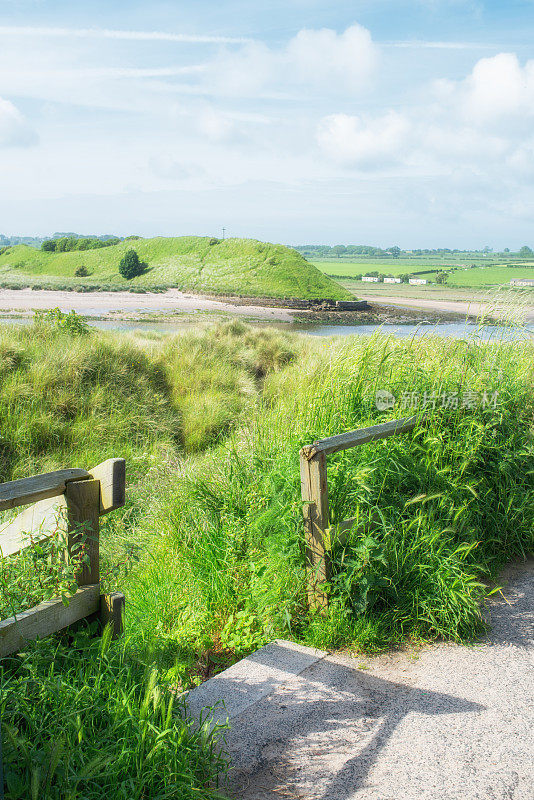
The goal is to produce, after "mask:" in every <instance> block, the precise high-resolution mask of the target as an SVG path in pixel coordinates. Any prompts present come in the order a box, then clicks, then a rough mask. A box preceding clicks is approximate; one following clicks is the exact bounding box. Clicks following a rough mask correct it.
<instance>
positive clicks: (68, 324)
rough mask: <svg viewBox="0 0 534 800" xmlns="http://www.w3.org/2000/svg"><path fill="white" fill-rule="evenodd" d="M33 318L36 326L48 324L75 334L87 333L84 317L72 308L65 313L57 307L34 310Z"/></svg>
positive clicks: (87, 327)
mask: <svg viewBox="0 0 534 800" xmlns="http://www.w3.org/2000/svg"><path fill="white" fill-rule="evenodd" d="M33 319H34V323H35V325H37V326H49V327H51V328H56V329H57V330H62V331H66V332H67V333H73V334H77V335H79V334H86V333H89V326H88V325H87V323H86V321H85V319H84V317H82V316H80V314H77V313H76V312H75V311H74V310H72V311H71V312H70V313H68V314H65V313H64V312H63V311H61V309H59V308H50V309H47V310H46V311H35V312H34V318H33Z"/></svg>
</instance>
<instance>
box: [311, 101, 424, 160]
mask: <svg viewBox="0 0 534 800" xmlns="http://www.w3.org/2000/svg"><path fill="white" fill-rule="evenodd" d="M409 133H410V123H409V121H408V120H407V119H406V117H404V116H403V115H401V114H398V113H397V112H395V111H390V112H388V113H387V114H384V115H382V116H379V117H376V118H374V119H365V120H364V119H362V118H361V117H358V116H351V115H349V114H331V115H330V116H328V117H325V118H324V119H323V120H321V122H320V123H319V126H318V129H317V142H318V144H319V146H320V148H321V149H322V150H323V152H324V153H325V154H326V156H327V157H328V158H330V159H332V160H333V161H335V162H337V163H339V164H345V165H348V166H356V167H360V168H362V169H372V168H377V167H378V168H382V167H384V166H389V165H390V164H391V163H394V162H396V161H398V160H399V159H400V158H401V157H402V155H403V153H404V151H405V149H406V147H407V143H408V142H407V140H408V135H409Z"/></svg>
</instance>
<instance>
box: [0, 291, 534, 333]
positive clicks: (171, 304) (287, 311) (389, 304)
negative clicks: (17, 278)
mask: <svg viewBox="0 0 534 800" xmlns="http://www.w3.org/2000/svg"><path fill="white" fill-rule="evenodd" d="M362 299H363V300H365V301H367V302H368V304H369V307H368V308H367V309H359V310H356V311H343V310H338V309H327V310H324V309H322V308H320V307H319V308H317V307H314V308H310V309H295V308H291V307H290V306H289V304H288V306H283V305H275V306H273V305H272V301H271V300H269V299H265V300H263V299H261V298H260V299H251V298H237V297H221V298H218V299H216V298H215V297H213V296H207V295H194V294H189V293H185V292H181V291H179V290H178V289H169V290H167V291H166V292H161V293H160V292H158V293H150V292H146V293H143V294H137V293H131V292H98V293H87V294H86V293H77V292H67V291H61V290H32V289H28V288H25V289H19V290H15V289H1V290H0V314H1V315H2V316H4V317H7V318H9V317H10V316H13V317H16V316H30V315H31V313H32V312H33V311H34V310H35V309H48V308H56V307H58V308H60V309H61V310H62V311H66V312H68V311H72V310H74V311H76V313H77V314H83V315H84V316H86V317H92V318H105V319H107V318H111V317H113V318H114V319H120V320H123V321H129V322H134V321H148V320H150V321H153V322H156V321H158V322H170V321H172V322H176V321H177V320H178V319H179V320H180V322H183V323H184V324H188V323H195V322H196V321H197V318H196V315H199V314H200V315H214V316H219V317H220V316H227V317H230V316H232V317H233V316H237V317H240V318H241V319H244V320H250V321H257V322H277V323H293V324H310V323H312V324H314V323H317V324H321V323H322V324H334V325H340V324H346V325H365V324H368V325H376V324H403V323H412V324H414V323H417V322H447V321H457V320H460V319H463V318H465V317H466V316H470V317H472V318H475V317H476V316H477V313H478V310H477V308H476V307H475V306H473V307H472V308H471V309H470V311H469V312H468V311H466V308H465V307H464V306H465V304H462V303H460V304H454V303H450V302H448V301H443V302H442V301H436V300H432V301H424V303H426V304H427V305H426V306H425V304H423V306H421V301H419V300H416V301H413V302H412V301H411V300H408V299H406V298H389V297H388V298H383V297H380V299H378V298H375V297H373V296H371V295H369V296H366V297H364V298H362ZM377 300H378V302H377ZM400 306H402V309H401V308H400ZM532 315H533V318H534V308H533V309H532Z"/></svg>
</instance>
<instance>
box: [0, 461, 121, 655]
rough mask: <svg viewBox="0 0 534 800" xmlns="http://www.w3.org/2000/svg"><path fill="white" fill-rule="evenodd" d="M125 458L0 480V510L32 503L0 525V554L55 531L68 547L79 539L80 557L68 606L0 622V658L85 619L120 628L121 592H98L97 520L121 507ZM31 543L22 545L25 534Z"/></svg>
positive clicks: (58, 603)
mask: <svg viewBox="0 0 534 800" xmlns="http://www.w3.org/2000/svg"><path fill="white" fill-rule="evenodd" d="M125 486H126V476H125V462H124V459H122V458H113V459H109V460H108V461H104V462H103V463H102V464H99V465H98V466H97V467H95V468H94V469H91V470H89V471H86V470H83V469H63V470H59V471H57V472H48V473H45V474H43V475H35V476H34V477H32V478H23V479H22V480H18V481H10V482H9V483H3V484H0V511H4V510H6V509H10V508H16V507H18V506H23V505H28V504H30V503H33V504H34V505H31V506H30V507H29V508H27V509H25V510H24V511H23V512H22V513H20V514H19V515H18V516H17V517H15V519H12V520H10V521H9V522H6V523H4V524H2V525H0V555H1V557H3V558H7V557H8V556H12V555H15V554H17V553H19V552H21V551H22V550H24V549H26V548H27V547H30V546H32V543H35V542H36V541H37V542H38V541H42V540H43V539H47V538H49V537H51V536H53V535H54V534H56V533H57V532H58V530H60V531H61V532H64V533H65V534H66V536H67V548H68V550H69V551H71V550H72V549H73V548H74V549H76V548H75V546H76V545H77V544H78V545H79V544H80V543H81V542H82V541H83V548H84V555H85V558H84V560H83V562H82V564H81V566H80V568H79V570H78V572H77V574H76V582H77V584H78V590H77V591H76V593H75V594H74V595H73V596H72V597H71V599H70V602H69V603H68V605H65V604H64V603H63V601H62V600H61V599H54V600H48V601H46V602H44V603H40V604H39V605H38V606H35V607H34V608H30V609H29V610H28V611H23V612H21V613H19V614H17V615H16V616H15V617H10V618H9V619H5V620H2V621H0V658H4V657H5V656H7V655H9V654H10V653H14V652H16V651H18V650H20V649H21V648H23V647H24V644H25V642H26V641H28V640H33V639H42V638H43V637H45V636H49V635H50V634H51V633H55V632H56V631H59V630H62V629H63V628H66V627H68V626H69V625H72V624H73V623H74V622H78V621H79V620H81V619H84V618H87V617H93V616H98V617H99V618H100V620H101V622H102V624H103V625H106V624H111V625H112V626H113V635H114V636H118V635H119V634H120V632H121V630H122V613H123V608H124V595H122V594H119V593H114V594H111V595H106V594H101V591H100V559H99V550H100V547H99V544H100V542H99V518H100V516H101V515H102V514H107V513H108V512H109V511H113V510H114V509H116V508H119V507H120V506H122V505H124V501H125ZM29 536H30V537H31V539H32V543H28V537H29Z"/></svg>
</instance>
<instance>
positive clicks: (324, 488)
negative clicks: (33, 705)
mask: <svg viewBox="0 0 534 800" xmlns="http://www.w3.org/2000/svg"><path fill="white" fill-rule="evenodd" d="M300 481H301V489H302V500H303V503H304V508H303V512H304V528H305V534H306V571H307V575H308V603H309V605H310V608H315V609H322V610H323V611H324V610H326V607H327V605H328V596H327V594H326V592H325V591H324V590H323V589H321V584H322V583H324V582H325V581H329V580H330V577H331V560H330V552H329V543H328V541H327V537H328V534H327V533H326V531H327V529H328V528H329V524H330V523H329V510H328V483H327V476H326V456H325V454H324V453H317V454H315V455H312V456H311V457H308V456H307V454H306V451H305V450H301V451H300Z"/></svg>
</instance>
